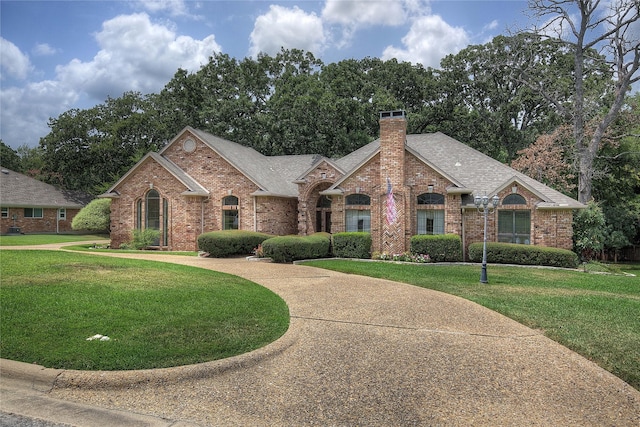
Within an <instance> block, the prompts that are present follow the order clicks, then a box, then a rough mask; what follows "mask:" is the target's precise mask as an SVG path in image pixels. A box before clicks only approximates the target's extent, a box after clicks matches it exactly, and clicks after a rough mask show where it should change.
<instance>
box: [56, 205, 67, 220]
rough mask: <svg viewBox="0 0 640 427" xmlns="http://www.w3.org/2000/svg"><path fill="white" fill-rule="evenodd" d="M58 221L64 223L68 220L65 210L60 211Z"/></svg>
mask: <svg viewBox="0 0 640 427" xmlns="http://www.w3.org/2000/svg"><path fill="white" fill-rule="evenodd" d="M58 219H59V220H60V221H64V220H66V219H67V210H66V209H65V208H60V209H58Z"/></svg>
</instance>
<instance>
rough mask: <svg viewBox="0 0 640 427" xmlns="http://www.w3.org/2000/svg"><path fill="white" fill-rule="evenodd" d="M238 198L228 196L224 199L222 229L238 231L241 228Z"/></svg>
mask: <svg viewBox="0 0 640 427" xmlns="http://www.w3.org/2000/svg"><path fill="white" fill-rule="evenodd" d="M238 220H239V218H238V198H237V197H236V196H227V197H224V198H223V199H222V229H223V230H237V229H238V226H239V221H238Z"/></svg>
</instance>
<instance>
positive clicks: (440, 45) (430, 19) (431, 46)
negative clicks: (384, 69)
mask: <svg viewBox="0 0 640 427" xmlns="http://www.w3.org/2000/svg"><path fill="white" fill-rule="evenodd" d="M402 44H403V45H404V48H398V47H394V46H388V47H387V48H386V49H385V50H384V52H383V53H382V59H384V60H388V59H391V58H396V59H398V60H399V61H408V62H412V63H414V64H415V63H420V64H422V65H424V66H425V67H439V66H440V60H441V59H442V58H444V57H445V56H446V55H449V54H452V53H453V54H455V53H457V52H459V51H460V50H461V49H464V48H465V47H467V46H468V45H469V35H468V34H467V33H466V31H465V30H464V29H463V28H460V27H452V26H451V25H449V24H447V23H446V22H445V21H444V20H443V19H442V18H441V17H440V16H438V15H430V16H422V17H419V18H417V19H415V20H414V21H413V24H412V25H411V29H410V30H409V32H408V33H407V35H406V36H404V37H403V38H402Z"/></svg>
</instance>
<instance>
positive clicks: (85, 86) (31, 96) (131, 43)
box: [0, 13, 221, 148]
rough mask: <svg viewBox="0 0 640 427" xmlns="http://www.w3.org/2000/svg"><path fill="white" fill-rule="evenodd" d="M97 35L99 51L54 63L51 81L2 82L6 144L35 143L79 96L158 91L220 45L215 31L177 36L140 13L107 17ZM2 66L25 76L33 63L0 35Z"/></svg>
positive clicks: (0, 133) (99, 98)
mask: <svg viewBox="0 0 640 427" xmlns="http://www.w3.org/2000/svg"><path fill="white" fill-rule="evenodd" d="M95 38H96V40H97V42H98V44H99V46H100V51H98V52H97V53H96V54H95V56H94V57H93V59H92V60H90V61H87V62H84V61H82V60H80V59H74V60H72V61H70V62H69V63H67V64H65V65H59V66H57V67H56V78H55V79H53V80H46V81H41V82H35V83H29V84H27V85H25V86H24V87H20V88H18V87H5V86H3V87H2V90H1V91H0V106H1V107H2V108H0V123H1V126H0V138H2V140H3V141H4V142H5V143H6V144H9V145H10V146H12V147H14V148H16V147H18V146H19V145H22V144H25V143H27V144H29V145H30V146H34V145H37V143H38V141H39V139H40V137H41V136H43V135H46V134H47V133H48V131H49V129H48V126H47V122H48V119H49V118H50V117H57V116H59V115H60V114H61V113H63V112H64V111H67V110H69V109H70V108H73V107H75V106H76V105H77V102H78V100H80V99H83V100H89V101H91V102H93V103H94V104H95V103H100V102H103V101H104V100H105V99H106V98H107V96H112V97H119V96H121V95H122V93H124V92H125V91H129V90H135V91H140V92H142V93H150V92H159V91H160V90H161V89H162V88H163V87H164V85H165V84H166V83H167V82H168V81H169V80H170V79H171V78H172V77H173V75H174V74H175V72H176V71H177V70H178V68H184V69H186V70H189V71H196V70H198V69H199V68H200V67H201V66H202V65H204V64H206V63H207V62H208V61H209V56H211V55H212V54H213V53H214V52H217V51H220V50H221V47H220V46H219V45H218V44H217V43H216V41H215V37H214V36H213V35H210V36H208V37H206V38H204V39H203V40H196V39H193V38H192V37H188V36H180V35H177V34H176V33H175V31H174V30H173V29H171V28H168V27H166V26H163V25H158V24H154V23H152V22H151V21H150V19H149V16H148V15H147V14H144V13H141V14H133V15H122V16H118V17H116V18H114V19H111V20H109V21H105V22H104V23H103V26H102V29H101V31H100V32H98V33H97V34H95ZM5 45H6V47H7V48H5ZM5 58H6V60H5ZM2 69H3V71H4V70H5V69H6V70H7V72H8V73H10V74H11V75H12V76H15V77H22V78H24V77H26V76H27V75H28V72H29V70H30V69H31V65H30V63H29V60H28V57H27V56H26V55H23V54H22V53H20V51H19V50H18V49H17V48H16V47H15V46H14V45H13V44H12V43H10V42H7V41H5V40H2Z"/></svg>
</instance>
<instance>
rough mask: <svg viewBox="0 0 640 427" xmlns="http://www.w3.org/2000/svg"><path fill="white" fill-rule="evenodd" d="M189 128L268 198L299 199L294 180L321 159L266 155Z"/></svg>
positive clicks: (307, 156) (306, 156)
mask: <svg viewBox="0 0 640 427" xmlns="http://www.w3.org/2000/svg"><path fill="white" fill-rule="evenodd" d="M187 129H189V130H190V131H191V132H193V133H194V134H195V135H197V136H198V137H199V138H200V139H202V140H203V141H204V142H205V143H206V144H207V145H209V146H210V147H211V148H212V149H213V150H215V151H216V152H217V153H218V154H220V155H221V156H222V157H223V158H224V159H225V160H227V161H228V162H229V163H231V164H232V165H233V166H234V167H235V168H237V169H238V170H239V171H240V172H242V173H243V174H244V175H245V176H247V177H248V178H249V179H251V180H252V181H253V182H254V183H255V184H256V185H257V186H258V187H260V189H261V190H262V191H261V192H260V193H261V194H264V195H275V196H283V197H298V186H297V185H296V184H294V181H295V180H296V178H298V177H299V176H300V174H302V173H303V172H304V171H305V170H307V169H308V168H309V167H310V166H311V165H312V164H313V161H314V159H315V158H316V157H317V156H316V155H313V154H307V155H296V156H265V155H262V154H260V153H259V152H257V151H256V150H254V149H253V148H250V147H245V146H244V145H240V144H237V143H235V142H231V141H228V140H226V139H222V138H219V137H217V136H214V135H211V134H210V133H207V132H204V131H201V130H197V129H193V128H187ZM161 153H162V152H161Z"/></svg>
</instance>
